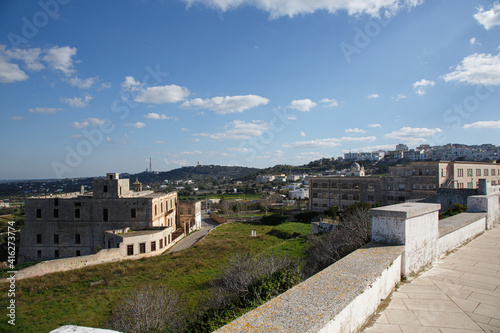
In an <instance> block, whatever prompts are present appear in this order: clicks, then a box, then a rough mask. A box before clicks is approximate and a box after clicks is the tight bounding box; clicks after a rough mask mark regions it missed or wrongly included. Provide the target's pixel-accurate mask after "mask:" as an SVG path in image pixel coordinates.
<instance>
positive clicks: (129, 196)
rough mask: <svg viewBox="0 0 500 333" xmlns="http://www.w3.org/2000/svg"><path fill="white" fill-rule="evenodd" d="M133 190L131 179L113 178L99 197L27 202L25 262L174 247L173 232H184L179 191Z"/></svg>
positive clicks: (97, 188) (102, 183) (97, 189)
mask: <svg viewBox="0 0 500 333" xmlns="http://www.w3.org/2000/svg"><path fill="white" fill-rule="evenodd" d="M133 187H134V189H136V190H138V191H131V190H130V184H129V179H120V178H119V175H118V174H117V173H108V174H107V176H106V178H97V179H95V180H94V183H93V192H87V193H85V192H84V191H83V190H82V191H81V192H80V193H68V194H61V195H53V196H47V197H37V198H31V199H27V200H26V207H25V212H26V213H25V214H26V215H25V216H26V221H25V226H24V228H23V230H22V232H21V243H20V252H19V256H20V260H21V261H23V260H50V259H57V258H65V257H74V256H83V255H89V254H93V253H96V252H98V251H99V250H101V249H111V248H117V247H118V248H121V250H122V252H123V253H122V254H123V255H126V256H129V255H136V254H146V253H147V252H157V251H158V250H161V249H164V248H168V247H170V246H171V244H172V241H173V233H174V232H175V231H176V230H178V229H180V228H182V225H181V223H180V219H179V216H178V207H179V202H178V199H177V192H170V193H153V191H140V189H141V186H140V184H139V183H138V182H135V183H134V184H133ZM181 232H182V231H181ZM135 236H137V237H135ZM145 236H147V237H146V238H147V242H146V241H144V239H146V238H145ZM135 241H137V244H135V243H134V242H135Z"/></svg>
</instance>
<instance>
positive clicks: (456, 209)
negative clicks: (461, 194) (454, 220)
mask: <svg viewBox="0 0 500 333" xmlns="http://www.w3.org/2000/svg"><path fill="white" fill-rule="evenodd" d="M466 211H467V206H463V205H461V204H458V203H455V204H453V206H451V207H450V208H448V209H447V210H445V211H444V212H442V213H439V219H440V220H442V219H445V218H447V217H450V216H453V215H458V214H460V213H463V212H466Z"/></svg>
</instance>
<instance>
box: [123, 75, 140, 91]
mask: <svg viewBox="0 0 500 333" xmlns="http://www.w3.org/2000/svg"><path fill="white" fill-rule="evenodd" d="M121 86H122V88H124V89H127V90H128V89H134V88H139V87H141V83H140V82H139V81H136V80H135V79H134V77H133V76H125V80H124V81H123V82H122V83H121Z"/></svg>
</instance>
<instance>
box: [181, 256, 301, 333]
mask: <svg viewBox="0 0 500 333" xmlns="http://www.w3.org/2000/svg"><path fill="white" fill-rule="evenodd" d="M300 280H301V276H300V272H299V269H298V265H297V264H296V263H295V262H293V261H292V260H290V259H289V258H287V257H283V256H278V255H276V254H273V253H272V254H264V255H257V256H256V255H252V254H250V253H243V254H237V255H235V256H233V257H232V258H231V259H230V260H229V263H228V265H227V266H226V268H225V269H224V270H223V271H222V273H220V275H219V276H218V277H217V278H216V279H214V280H213V281H212V282H211V289H210V291H209V294H208V296H207V297H206V299H205V300H204V301H203V302H202V303H201V306H202V311H201V312H200V313H198V315H197V317H196V319H195V320H194V321H193V322H192V323H191V324H190V325H189V326H188V328H187V330H186V331H187V332H212V331H214V330H216V329H218V328H219V327H221V326H223V325H225V324H227V323H229V322H230V321H232V320H234V319H235V318H237V317H239V316H241V315H242V313H243V312H244V311H245V310H246V309H248V308H251V307H255V306H257V305H259V304H262V303H263V302H265V301H267V300H268V299H270V298H271V297H273V296H275V295H277V294H279V293H282V292H284V291H286V290H288V289H289V288H291V287H292V286H294V285H295V284H297V283H298V282H300Z"/></svg>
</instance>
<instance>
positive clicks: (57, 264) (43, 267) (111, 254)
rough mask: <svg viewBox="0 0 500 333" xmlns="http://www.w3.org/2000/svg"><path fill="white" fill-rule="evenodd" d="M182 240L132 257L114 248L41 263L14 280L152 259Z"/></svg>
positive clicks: (19, 274) (23, 270)
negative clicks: (123, 261) (127, 261)
mask: <svg viewBox="0 0 500 333" xmlns="http://www.w3.org/2000/svg"><path fill="white" fill-rule="evenodd" d="M182 238H184V234H182V235H181V236H179V237H177V238H176V239H175V240H173V241H172V242H171V243H170V244H169V246H168V247H163V248H162V249H158V250H156V251H152V252H147V253H142V254H137V255H134V256H123V255H122V254H121V253H120V251H121V250H120V248H114V249H104V250H101V251H99V252H97V253H96V254H91V255H87V256H80V257H71V258H63V259H55V260H47V261H42V262H40V263H38V264H36V265H33V266H30V267H27V268H24V269H21V270H20V271H17V273H16V279H17V280H20V279H26V278H31V277H35V276H42V275H45V274H49V273H57V272H65V271H71V270H74V269H79V268H84V267H87V266H93V265H99V264H106V263H110V262H116V261H122V260H135V259H142V258H148V257H154V256H157V255H160V254H162V253H163V252H165V251H167V250H168V249H169V248H171V247H172V246H173V245H174V244H176V243H177V242H178V241H179V240H181V239H182ZM121 245H123V244H121ZM4 280H5V279H2V281H4Z"/></svg>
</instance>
